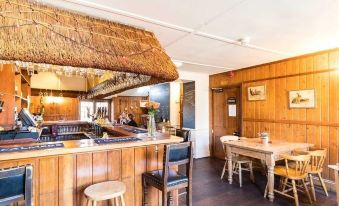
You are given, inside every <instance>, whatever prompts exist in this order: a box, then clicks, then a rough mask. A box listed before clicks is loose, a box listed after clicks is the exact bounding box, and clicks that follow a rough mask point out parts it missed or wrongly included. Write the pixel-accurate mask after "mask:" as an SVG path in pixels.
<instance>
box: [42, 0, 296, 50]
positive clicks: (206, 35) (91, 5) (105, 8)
mask: <svg viewBox="0 0 339 206" xmlns="http://www.w3.org/2000/svg"><path fill="white" fill-rule="evenodd" d="M61 1H64V2H69V3H72V4H77V5H80V6H85V7H89V8H93V9H98V10H101V11H105V12H108V13H113V14H117V15H120V16H125V17H128V18H132V19H135V20H139V21H143V22H147V23H151V24H154V25H158V26H161V27H165V28H168V29H172V30H176V31H181V32H186V33H190V34H192V35H196V36H200V37H203V38H208V39H212V40H215V41H221V42H225V43H228V44H232V45H236V46H240V47H245V48H250V49H255V50H260V51H264V52H269V53H274V54H278V55H283V56H289V55H290V54H288V53H286V52H280V51H277V50H273V49H268V48H264V47H260V46H256V45H252V44H242V43H241V42H239V41H237V40H233V39H229V38H224V37H220V36H216V35H213V34H209V33H205V32H201V31H197V30H195V29H191V28H187V27H183V26H178V25H175V24H171V23H167V22H164V21H159V20H156V19H152V18H149V17H145V16H142V15H138V14H135V13H132V12H128V11H124V10H120V9H115V8H111V7H108V6H103V5H100V4H97V3H94V2H88V1H86V0H76V1H75V0H61ZM46 3H47V2H46ZM133 26H134V25H133Z"/></svg>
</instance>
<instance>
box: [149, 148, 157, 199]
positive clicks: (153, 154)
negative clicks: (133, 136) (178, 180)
mask: <svg viewBox="0 0 339 206" xmlns="http://www.w3.org/2000/svg"><path fill="white" fill-rule="evenodd" d="M158 149H159V147H158V146H154V145H152V146H148V147H147V171H153V170H157V169H158ZM147 202H148V205H149V206H156V205H158V203H159V194H158V190H157V189H156V188H154V187H148V193H147Z"/></svg>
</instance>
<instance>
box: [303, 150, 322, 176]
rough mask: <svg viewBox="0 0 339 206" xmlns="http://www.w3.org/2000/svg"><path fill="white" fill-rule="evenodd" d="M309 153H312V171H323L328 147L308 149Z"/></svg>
mask: <svg viewBox="0 0 339 206" xmlns="http://www.w3.org/2000/svg"><path fill="white" fill-rule="evenodd" d="M307 154H309V155H311V160H310V169H311V171H315V172H318V171H319V172H321V171H322V169H323V165H324V162H325V158H326V155H327V150H326V149H317V150H311V151H307Z"/></svg>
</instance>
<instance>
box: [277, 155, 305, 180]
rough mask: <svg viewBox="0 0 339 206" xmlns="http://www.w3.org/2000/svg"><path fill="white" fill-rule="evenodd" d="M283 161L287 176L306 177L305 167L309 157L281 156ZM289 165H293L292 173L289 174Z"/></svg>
mask: <svg viewBox="0 0 339 206" xmlns="http://www.w3.org/2000/svg"><path fill="white" fill-rule="evenodd" d="M281 156H282V157H283V158H284V159H285V167H286V173H287V176H291V175H294V176H306V175H307V171H306V169H307V166H308V164H309V162H310V159H311V156H310V155H308V154H306V155H281ZM290 163H292V165H293V170H292V171H293V173H291V170H289V169H290V166H289V165H290Z"/></svg>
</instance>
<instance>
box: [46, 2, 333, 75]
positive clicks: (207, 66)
mask: <svg viewBox="0 0 339 206" xmlns="http://www.w3.org/2000/svg"><path fill="white" fill-rule="evenodd" d="M40 1H43V2H45V3H48V4H52V5H55V6H58V7H62V8H66V9H71V10H76V11H79V12H82V13H85V14H88V15H91V16H96V17H100V18H105V19H109V20H112V21H118V22H121V23H125V24H129V25H133V26H137V27H141V28H145V29H147V30H149V31H152V32H154V33H155V34H156V36H157V37H158V38H159V40H160V42H161V44H162V46H163V47H164V48H165V49H166V51H167V53H168V55H169V56H170V57H171V58H172V59H174V60H181V61H184V62H186V63H184V65H183V66H182V67H180V68H179V69H180V70H189V71H198V72H205V73H209V74H212V73H218V72H222V71H227V70H228V69H239V68H243V67H247V66H252V65H256V64H262V63H266V62H270V61H275V60H279V59H283V58H287V57H291V56H295V55H300V54H305V53H309V52H314V51H319V50H323V49H328V48H334V47H339V38H338V37H339V0H297V1H296V0H279V1H275V0H213V1H206V0H142V1H140V0H40ZM245 37H250V42H249V43H248V44H245V45H241V44H240V43H239V42H238V40H239V39H241V38H245Z"/></svg>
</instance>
